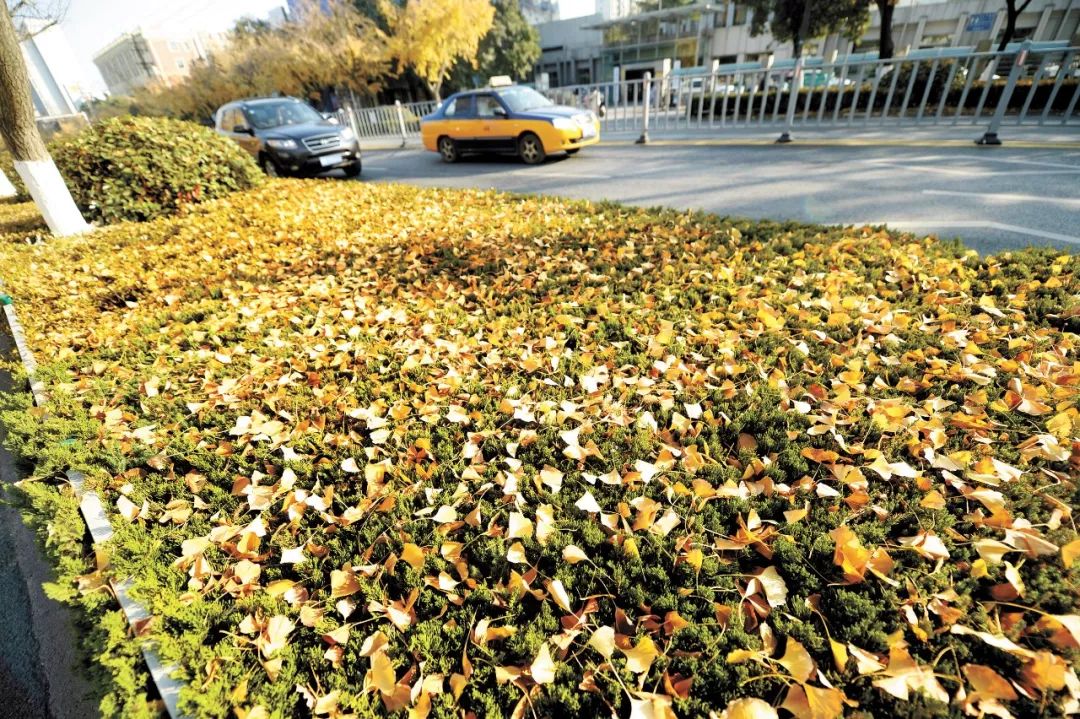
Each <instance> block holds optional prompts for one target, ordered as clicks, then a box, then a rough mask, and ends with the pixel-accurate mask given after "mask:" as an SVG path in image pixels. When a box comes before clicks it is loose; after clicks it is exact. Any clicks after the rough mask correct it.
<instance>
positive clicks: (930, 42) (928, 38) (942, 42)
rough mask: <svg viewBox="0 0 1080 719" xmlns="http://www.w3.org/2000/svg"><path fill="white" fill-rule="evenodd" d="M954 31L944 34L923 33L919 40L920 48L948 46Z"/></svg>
mask: <svg viewBox="0 0 1080 719" xmlns="http://www.w3.org/2000/svg"><path fill="white" fill-rule="evenodd" d="M952 39H953V36H952V33H945V34H942V35H923V37H922V40H921V41H919V47H920V48H934V47H948V46H949V45H950V44H951V43H952Z"/></svg>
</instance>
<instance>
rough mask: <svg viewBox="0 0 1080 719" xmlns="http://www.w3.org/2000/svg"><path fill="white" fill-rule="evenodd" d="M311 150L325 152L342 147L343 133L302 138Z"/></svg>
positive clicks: (305, 145)
mask: <svg viewBox="0 0 1080 719" xmlns="http://www.w3.org/2000/svg"><path fill="white" fill-rule="evenodd" d="M301 142H303V143H304V147H306V148H307V149H308V151H309V152H325V151H326V150H336V149H337V148H339V147H341V135H336V134H335V135H320V136H319V137H307V138H304V139H303V140H301Z"/></svg>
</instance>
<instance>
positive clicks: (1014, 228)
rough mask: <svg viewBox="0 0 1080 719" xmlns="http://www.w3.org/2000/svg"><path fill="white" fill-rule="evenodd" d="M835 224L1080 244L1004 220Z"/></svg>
mask: <svg viewBox="0 0 1080 719" xmlns="http://www.w3.org/2000/svg"><path fill="white" fill-rule="evenodd" d="M835 224H841V225H853V226H855V227H864V226H867V225H869V226H876V225H886V226H887V227H892V228H894V229H897V230H903V229H915V228H919V227H922V228H926V227H932V228H937V227H941V228H960V227H963V228H968V229H978V230H999V231H1001V232H1014V233H1016V234H1018V235H1029V236H1031V237H1039V238H1042V239H1044V240H1057V241H1058V242H1069V243H1072V244H1074V245H1080V237H1073V236H1072V235H1062V234H1059V233H1057V232H1045V231H1043V230H1036V229H1034V228H1032V227H1021V226H1020V225H1009V224H1006V223H1004V222H988V221H984V220H891V221H890V220H877V221H875V222H853V223H849V222H840V223H835Z"/></svg>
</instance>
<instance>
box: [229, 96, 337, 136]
mask: <svg viewBox="0 0 1080 719" xmlns="http://www.w3.org/2000/svg"><path fill="white" fill-rule="evenodd" d="M244 112H245V114H247V117H248V122H250V123H251V124H252V125H253V126H254V127H255V129H256V130H266V129H269V128H271V127H281V126H282V125H306V124H309V123H313V122H323V116H322V115H320V114H319V113H317V112H315V110H313V109H312V108H311V106H310V105H306V104H304V103H302V102H294V101H292V100H282V101H281V102H260V103H259V104H258V105H248V106H246V107H245V108H244Z"/></svg>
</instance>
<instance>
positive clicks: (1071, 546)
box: [1061, 539, 1080, 569]
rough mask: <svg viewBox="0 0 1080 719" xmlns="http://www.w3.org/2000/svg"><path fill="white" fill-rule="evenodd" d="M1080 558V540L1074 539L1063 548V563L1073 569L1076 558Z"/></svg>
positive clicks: (1067, 567)
mask: <svg viewBox="0 0 1080 719" xmlns="http://www.w3.org/2000/svg"><path fill="white" fill-rule="evenodd" d="M1077 557H1080V539H1074V540H1073V541H1071V542H1069V543H1068V544H1066V545H1065V546H1064V547H1062V548H1061V563H1062V564H1064V565H1065V568H1066V569H1071V568H1072V565H1073V562H1075V561H1076V558H1077Z"/></svg>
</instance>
